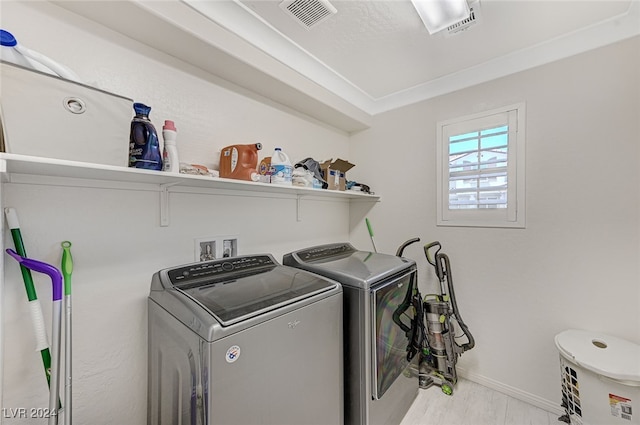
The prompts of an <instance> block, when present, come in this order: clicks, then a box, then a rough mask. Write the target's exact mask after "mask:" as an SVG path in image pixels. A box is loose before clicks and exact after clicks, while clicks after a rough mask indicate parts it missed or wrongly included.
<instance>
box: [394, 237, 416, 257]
mask: <svg viewBox="0 0 640 425" xmlns="http://www.w3.org/2000/svg"><path fill="white" fill-rule="evenodd" d="M415 242H420V238H413V239H409V240H408V241H406V242H405V243H403V244H402V245H400V247H399V248H398V250H397V251H396V257H402V253H403V252H404V249H405V248H406V247H408V246H409V245H411V244H412V243H415Z"/></svg>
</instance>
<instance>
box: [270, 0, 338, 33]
mask: <svg viewBox="0 0 640 425" xmlns="http://www.w3.org/2000/svg"><path fill="white" fill-rule="evenodd" d="M280 8H281V9H282V10H284V11H285V12H286V13H288V14H289V15H291V16H293V18H294V19H295V20H296V21H297V22H298V23H300V25H302V26H303V27H305V28H306V29H311V28H313V27H314V26H316V25H318V24H319V23H320V22H322V21H324V20H325V19H327V18H329V17H330V16H331V15H335V14H336V13H338V10H337V9H336V8H335V7H333V5H332V4H331V3H329V2H328V1H327V0H285V1H283V2H282V3H280Z"/></svg>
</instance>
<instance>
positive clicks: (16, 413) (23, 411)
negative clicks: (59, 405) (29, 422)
mask: <svg viewBox="0 0 640 425" xmlns="http://www.w3.org/2000/svg"><path fill="white" fill-rule="evenodd" d="M57 414H58V411H57V410H51V409H48V408H46V407H3V408H2V417H3V418H11V419H28V418H50V417H52V416H56V415H57Z"/></svg>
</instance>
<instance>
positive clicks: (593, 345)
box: [555, 329, 640, 386]
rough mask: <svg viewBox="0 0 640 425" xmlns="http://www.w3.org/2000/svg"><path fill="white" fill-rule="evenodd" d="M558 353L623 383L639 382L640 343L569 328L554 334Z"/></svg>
mask: <svg viewBox="0 0 640 425" xmlns="http://www.w3.org/2000/svg"><path fill="white" fill-rule="evenodd" d="M555 343H556V347H558V350H560V354H562V356H564V357H566V358H567V359H568V360H571V361H573V362H575V363H577V364H578V365H580V366H582V367H584V368H585V369H589V370H591V371H592V372H595V373H597V374H600V375H604V376H606V377H609V378H612V379H615V380H617V381H625V382H621V383H623V384H626V385H632V386H640V345H637V344H634V343H632V342H629V341H627V340H624V339H621V338H616V337H614V336H610V335H605V334H601V333H597V332H588V331H582V330H577V329H569V330H566V331H564V332H561V333H559V334H558V335H556V337H555Z"/></svg>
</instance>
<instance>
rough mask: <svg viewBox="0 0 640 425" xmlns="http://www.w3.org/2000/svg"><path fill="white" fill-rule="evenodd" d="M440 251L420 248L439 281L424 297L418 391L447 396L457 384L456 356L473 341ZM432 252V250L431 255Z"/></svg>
mask: <svg viewBox="0 0 640 425" xmlns="http://www.w3.org/2000/svg"><path fill="white" fill-rule="evenodd" d="M441 248H442V247H441V245H440V242H437V241H436V242H432V243H430V244H427V245H425V246H424V253H425V256H426V257H427V261H428V262H429V264H431V265H432V266H433V267H434V268H435V272H436V276H437V277H438V280H439V281H440V293H439V294H428V295H426V296H425V297H424V303H423V307H424V308H423V310H424V314H425V323H426V329H427V338H426V339H427V341H426V342H427V343H426V344H423V349H422V358H421V362H420V363H421V371H420V372H421V373H420V375H419V385H420V388H429V387H431V386H432V385H438V386H440V388H441V389H442V392H443V393H445V394H447V395H451V394H453V387H454V386H455V384H456V383H457V381H458V375H457V373H456V363H457V361H458V356H460V355H462V353H464V352H465V351H467V350H471V349H472V348H473V347H474V345H475V341H474V339H473V336H472V335H471V332H469V328H467V325H465V323H464V321H463V320H462V317H461V316H460V312H459V310H458V305H457V304H456V296H455V292H454V290H453V277H452V275H451V264H450V263H449V257H448V256H447V254H445V253H441V252H440V250H441ZM433 249H435V250H436V251H435V253H434V254H433V255H431V253H430V251H431V250H433ZM456 333H457V334H456ZM461 338H465V339H466V342H464V343H462V344H459V343H458V341H460V339H461Z"/></svg>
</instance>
